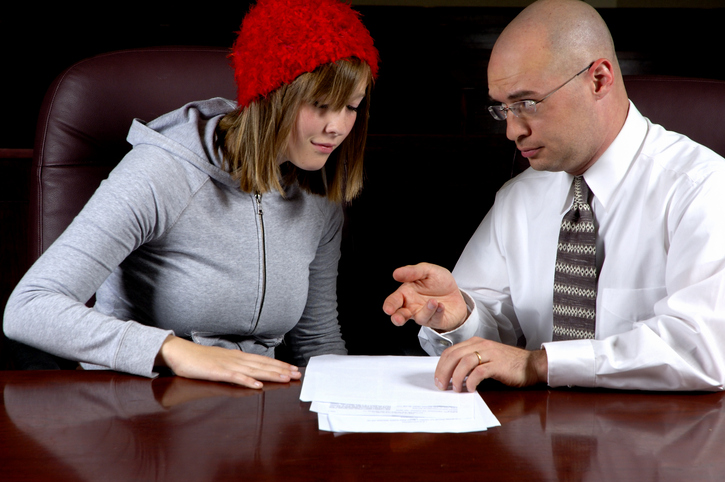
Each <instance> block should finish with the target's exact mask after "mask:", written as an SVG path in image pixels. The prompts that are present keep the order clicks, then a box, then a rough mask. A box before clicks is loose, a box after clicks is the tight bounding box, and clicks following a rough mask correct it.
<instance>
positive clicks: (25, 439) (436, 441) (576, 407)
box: [0, 371, 725, 482]
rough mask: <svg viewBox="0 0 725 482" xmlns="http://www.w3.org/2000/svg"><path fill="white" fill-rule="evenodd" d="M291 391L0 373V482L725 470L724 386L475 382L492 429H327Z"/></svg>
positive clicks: (687, 476)
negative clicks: (643, 388)
mask: <svg viewBox="0 0 725 482" xmlns="http://www.w3.org/2000/svg"><path fill="white" fill-rule="evenodd" d="M300 387H301V383H299V382H294V383H291V384H289V385H273V384H268V385H267V386H266V387H265V389H264V390H263V391H254V390H248V389H241V388H237V387H233V386H228V385H224V384H218V383H211V382H201V381H193V380H186V379H183V378H179V377H164V378H159V379H156V380H148V379H144V378H140V377H135V376H129V375H123V374H118V373H114V372H87V371H85V372H84V371H61V372H58V371H55V372H50V371H49V372H43V371H37V372H12V371H6V372H0V391H1V392H2V397H0V402H1V403H3V405H2V406H0V480H3V481H12V480H28V481H30V480H53V481H64V480H72V481H100V480H119V481H144V480H174V481H186V480H190V481H209V480H259V479H263V480H274V479H283V478H284V479H285V480H336V481H337V480H341V481H347V480H366V481H374V480H436V481H441V480H454V481H458V480H460V481H462V482H473V481H480V480H517V481H522V480H523V481H534V480H614V481H625V480H633V481H638V482H640V481H649V480H672V481H684V480H687V481H695V480H696V481H703V480H718V481H721V480H723V479H725V411H724V408H723V403H724V402H725V398H724V397H725V394H723V393H714V394H713V393H684V394H683V393H638V392H621V391H607V390H575V389H565V390H561V389H557V390H551V389H547V388H545V387H539V388H535V389H528V390H511V389H506V388H505V387H501V386H499V385H496V384H486V386H482V387H479V391H480V392H481V394H482V396H483V399H484V400H485V401H486V403H487V404H488V405H489V406H490V407H491V409H492V410H493V412H494V414H495V415H496V416H497V417H498V419H499V420H500V422H501V424H502V426H501V427H496V428H492V429H490V430H488V431H485V432H476V433H466V434H425V433H416V434H404V433H395V434H333V433H329V432H321V431H318V429H317V416H316V414H315V413H311V412H310V411H309V403H302V402H300V401H299V392H300Z"/></svg>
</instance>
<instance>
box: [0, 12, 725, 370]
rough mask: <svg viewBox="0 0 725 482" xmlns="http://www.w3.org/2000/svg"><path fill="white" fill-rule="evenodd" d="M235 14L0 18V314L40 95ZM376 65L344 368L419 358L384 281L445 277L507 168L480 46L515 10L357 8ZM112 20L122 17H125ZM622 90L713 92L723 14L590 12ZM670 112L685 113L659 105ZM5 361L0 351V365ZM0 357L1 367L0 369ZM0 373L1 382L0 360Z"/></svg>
mask: <svg viewBox="0 0 725 482" xmlns="http://www.w3.org/2000/svg"><path fill="white" fill-rule="evenodd" d="M248 4H249V2H234V4H233V6H228V5H225V6H224V11H223V12H220V11H219V9H215V8H201V6H200V5H198V4H192V5H190V6H189V7H179V6H178V5H176V4H174V5H166V4H158V2H157V3H156V4H154V5H151V6H149V5H145V6H144V8H143V10H138V11H133V12H131V11H118V12H116V11H109V10H110V9H112V8H117V9H119V10H120V9H121V8H120V7H115V6H105V5H104V6H101V5H99V6H98V7H95V10H94V9H91V10H87V9H86V10H84V11H80V9H78V8H67V7H65V6H49V7H42V8H41V7H39V6H36V5H34V4H33V5H32V6H20V7H17V6H16V7H14V8H15V10H14V11H7V7H3V11H2V13H0V60H2V64H1V65H2V66H1V67H0V87H2V89H1V92H2V102H1V103H0V105H2V107H3V114H4V115H3V120H2V124H1V127H2V128H1V129H0V170H1V171H0V307H4V304H5V301H6V299H7V296H8V295H9V293H10V291H11V290H12V288H13V287H14V285H15V284H16V283H17V281H18V280H19V277H20V276H21V275H22V273H23V272H24V271H25V269H27V261H26V255H27V249H26V236H27V212H26V210H27V196H28V194H27V193H28V191H27V186H28V183H29V182H30V172H31V169H30V156H31V155H32V154H31V151H30V150H31V149H32V146H33V138H34V134H35V123H36V120H37V115H38V111H39V108H40V104H41V102H42V98H43V95H44V93H45V90H46V89H47V87H48V86H49V85H50V83H51V82H52V81H53V79H54V78H55V77H56V76H57V75H59V74H60V73H61V72H62V71H63V70H64V69H65V68H66V67H68V66H69V65H71V64H72V63H74V62H76V61H78V60H81V59H83V58H86V57H89V56H93V55H96V54H99V53H102V52H108V51H112V50H120V49H128V48H140V47H150V46H161V45H206V46H221V47H229V46H230V45H231V44H232V42H233V40H234V31H235V30H236V29H238V27H239V24H240V22H241V19H242V17H243V15H244V13H245V12H246V11H247V10H248ZM355 8H356V9H357V10H359V11H361V12H362V14H363V22H364V23H365V24H366V26H367V27H368V28H369V30H370V32H371V34H372V35H373V38H374V39H375V41H376V46H377V47H378V49H379V51H380V55H381V59H382V62H381V65H380V77H379V80H378V82H377V84H376V86H375V89H374V91H373V101H372V107H371V119H370V137H369V140H368V149H367V158H366V172H367V179H366V184H365V189H364V192H363V194H362V196H361V197H360V198H359V199H358V200H356V201H355V202H354V203H353V204H352V206H350V207H349V208H348V221H349V222H348V225H347V227H346V236H345V241H344V246H343V260H342V262H341V265H340V282H339V290H338V291H339V301H340V321H341V324H342V326H343V332H344V336H345V338H346V341H347V344H348V348H349V349H350V352H351V353H352V354H401V353H415V352H416V351H417V350H418V344H417V339H416V333H417V327H415V326H414V325H410V326H406V327H403V328H396V327H394V326H392V324H391V323H390V322H389V321H388V319H387V317H386V316H385V315H384V314H383V313H382V309H381V306H382V302H383V299H384V298H385V296H386V295H387V294H389V293H390V292H391V291H392V290H393V289H395V286H396V284H395V283H394V282H393V280H392V278H391V273H392V271H393V270H394V269H395V268H396V267H398V266H400V265H403V264H409V263H417V262H420V261H430V262H434V263H438V264H441V265H443V266H446V267H448V268H452V267H453V265H454V264H455V261H456V259H457V257H458V255H459V253H460V251H461V250H462V249H463V247H464V246H465V243H466V241H467V240H468V238H469V237H470V235H471V234H472V233H473V231H474V230H475V228H476V226H477V225H478V223H479V222H480V220H481V219H482V218H483V216H484V215H485V213H486V211H487V210H488V208H489V207H490V205H491V202H492V201H493V196H494V194H495V191H496V189H497V188H498V187H499V186H500V185H501V184H502V183H503V182H505V180H506V179H508V178H509V177H510V174H511V163H512V159H513V154H514V147H513V145H512V144H509V143H507V142H506V141H505V140H503V128H504V123H499V124H497V123H495V121H493V119H491V118H490V116H489V115H488V113H487V112H486V110H485V108H486V106H487V89H486V67H487V60H488V57H489V54H490V49H491V47H492V46H493V43H494V41H495V39H496V37H497V36H498V34H499V33H500V31H501V30H502V29H503V27H504V26H505V25H506V24H507V23H508V22H509V21H510V20H511V19H512V18H513V17H514V16H515V15H516V13H518V11H519V10H520V9H519V8H502V7H430V8H423V7H388V6H358V7H355ZM123 10H131V8H130V7H124V8H123ZM600 12H601V14H602V16H603V17H604V19H605V20H606V21H607V23H608V25H609V26H610V29H611V31H612V34H613V37H614V40H615V44H616V47H617V51H618V55H619V58H620V63H621V65H622V69H623V72H624V73H625V74H642V73H645V74H646V73H656V74H666V75H677V76H688V77H705V78H717V79H725V74H724V73H723V72H724V71H725V69H723V66H722V65H723V64H722V61H721V60H720V53H719V52H720V51H721V49H722V40H721V33H722V26H723V25H725V8H713V9H688V8H676V9H669V8H645V9H638V8H612V9H601V10H600ZM672 108H673V109H683V108H687V106H686V105H673V106H672ZM6 351H7V350H5V352H6ZM2 352H3V350H2V345H0V354H2ZM3 363H4V365H5V366H12V364H11V362H9V361H8V360H7V354H5V359H4V362H3Z"/></svg>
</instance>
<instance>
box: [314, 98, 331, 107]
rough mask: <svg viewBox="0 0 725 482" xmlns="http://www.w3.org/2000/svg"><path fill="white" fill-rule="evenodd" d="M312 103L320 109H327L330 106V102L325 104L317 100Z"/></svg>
mask: <svg viewBox="0 0 725 482" xmlns="http://www.w3.org/2000/svg"><path fill="white" fill-rule="evenodd" d="M312 105H313V106H315V107H317V108H318V109H327V108H328V107H329V106H328V104H323V103H322V102H319V101H317V100H316V101H314V102H313V103H312Z"/></svg>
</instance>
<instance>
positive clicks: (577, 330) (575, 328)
mask: <svg viewBox="0 0 725 482" xmlns="http://www.w3.org/2000/svg"><path fill="white" fill-rule="evenodd" d="M596 238H597V235H596V232H595V228H594V215H593V213H592V208H591V206H590V205H589V186H587V183H586V181H584V179H583V178H582V177H581V176H577V177H575V178H574V203H573V204H572V207H571V209H570V210H569V212H567V213H566V214H565V215H564V218H563V219H562V220H561V230H560V231H559V245H558V251H557V254H556V268H555V272H554V335H553V340H554V341H559V340H575V339H582V338H589V339H593V338H594V333H595V331H594V330H595V322H596V308H597V255H596Z"/></svg>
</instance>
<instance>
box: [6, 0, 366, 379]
mask: <svg viewBox="0 0 725 482" xmlns="http://www.w3.org/2000/svg"><path fill="white" fill-rule="evenodd" d="M230 58H231V60H232V65H233V67H234V70H235V78H236V81H237V87H238V96H237V102H236V103H234V102H232V101H228V100H225V99H220V98H217V99H211V100H207V101H202V102H193V103H190V104H187V105H185V106H183V107H182V108H180V109H179V110H176V111H174V112H171V113H169V114H166V115H164V116H162V117H160V118H158V119H156V120H154V121H152V122H149V123H148V124H144V123H141V122H134V124H133V125H132V127H131V130H130V133H129V137H128V139H129V142H131V144H132V145H133V149H132V150H131V152H130V153H129V154H128V155H127V156H126V157H125V158H124V159H123V160H122V161H121V162H120V163H119V165H118V166H117V167H116V168H115V169H114V171H113V172H112V173H111V174H110V176H109V178H108V179H107V180H105V181H104V182H103V183H102V184H101V186H100V187H99V188H98V190H97V191H96V193H95V194H94V195H93V197H92V198H91V199H90V200H89V202H88V204H87V205H86V206H85V207H84V209H83V210H82V212H81V213H80V214H79V215H78V217H77V218H76V219H75V220H74V221H73V223H72V224H71V225H70V226H69V227H68V229H67V230H66V232H65V233H64V234H63V235H62V236H61V237H60V238H59V239H58V240H57V241H56V242H55V243H54V244H53V245H52V246H51V247H50V248H49V249H48V251H47V252H46V253H45V254H44V255H43V256H42V257H41V258H40V259H39V260H38V261H37V263H36V264H35V265H34V266H33V267H32V268H31V269H30V270H29V271H28V273H27V274H26V275H25V277H24V278H23V279H22V280H21V282H20V284H19V285H18V287H17V288H16V289H15V291H14V293H13V294H12V295H11V298H10V300H9V302H8V305H7V308H6V312H5V322H4V329H5V332H6V334H7V336H8V337H10V338H13V339H16V340H18V341H21V342H23V343H26V344H28V345H31V346H35V347H37V348H40V349H42V350H45V351H47V352H49V353H53V354H55V355H59V356H61V357H64V358H69V359H72V360H77V361H79V362H81V364H82V366H83V367H85V368H107V369H114V370H119V371H125V372H129V373H135V374H139V375H145V376H155V371H154V370H155V369H154V367H157V366H167V367H169V368H170V369H171V370H172V371H173V372H174V373H176V374H177V375H181V376H186V377H190V378H200V379H209V380H218V381H226V382H232V383H237V384H240V385H244V386H248V387H254V388H259V387H261V386H262V383H261V382H262V381H276V382H287V381H289V380H290V379H294V378H299V376H300V374H299V370H298V369H297V367H296V366H293V365H289V364H287V363H284V362H282V361H279V360H275V359H274V350H275V347H276V346H278V345H279V344H280V343H282V342H283V340H284V337H285V335H287V341H288V343H289V345H290V346H289V348H290V350H291V352H292V354H293V356H294V363H296V364H297V365H304V364H306V362H307V360H308V359H309V358H310V357H311V356H314V355H319V354H326V353H336V354H345V353H346V350H345V344H344V342H343V340H342V337H341V334H340V329H339V325H338V322H337V311H336V292H335V286H336V275H337V262H338V259H339V254H340V251H339V246H340V236H341V229H342V210H341V203H342V202H346V201H350V200H351V199H353V198H354V197H355V195H356V194H357V193H358V192H359V191H360V189H361V184H362V156H363V149H364V145H365V136H366V132H367V116H368V106H369V100H370V88H371V85H372V82H373V79H374V78H375V77H376V75H377V70H378V53H377V50H376V49H375V47H374V46H373V41H372V38H371V37H370V34H369V32H368V31H367V29H365V27H364V26H363V25H362V23H361V22H360V19H359V16H358V14H357V13H356V12H355V11H354V10H352V9H351V8H350V7H349V6H348V5H346V4H344V3H341V2H338V1H337V0H306V1H305V0H259V1H258V3H257V4H256V5H255V6H253V7H252V8H251V9H250V11H249V13H248V14H247V16H246V17H245V19H244V21H243V23H242V28H241V30H240V32H239V35H238V38H237V40H236V42H235V45H234V47H233V48H232V52H231V54H230ZM94 293H95V294H96V304H95V306H94V307H93V308H87V307H86V306H85V303H86V301H87V300H88V299H90V298H91V296H92V295H93V294H94Z"/></svg>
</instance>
